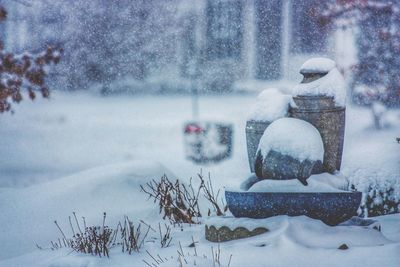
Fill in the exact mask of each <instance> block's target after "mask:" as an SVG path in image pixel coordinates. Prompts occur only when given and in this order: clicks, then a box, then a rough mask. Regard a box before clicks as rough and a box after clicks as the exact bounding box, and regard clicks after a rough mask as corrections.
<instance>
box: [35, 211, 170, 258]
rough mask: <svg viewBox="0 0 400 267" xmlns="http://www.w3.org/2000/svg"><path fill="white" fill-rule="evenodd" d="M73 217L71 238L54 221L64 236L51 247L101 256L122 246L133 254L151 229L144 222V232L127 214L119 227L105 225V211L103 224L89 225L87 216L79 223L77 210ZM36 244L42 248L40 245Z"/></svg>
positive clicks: (107, 255)
mask: <svg viewBox="0 0 400 267" xmlns="http://www.w3.org/2000/svg"><path fill="white" fill-rule="evenodd" d="M73 217H74V223H73V222H72V220H71V217H69V224H70V227H71V230H72V233H73V236H72V237H71V238H68V237H67V236H66V235H65V233H64V231H63V230H62V229H61V227H60V225H59V224H58V223H57V221H54V223H55V224H56V226H57V228H58V230H59V231H60V233H61V235H62V238H58V239H57V241H51V247H50V249H52V250H56V249H60V248H71V249H73V250H74V251H76V252H79V253H84V254H91V255H94V256H99V257H102V256H103V257H105V256H106V257H109V252H110V248H112V247H115V246H121V249H122V252H127V253H129V254H131V253H132V252H139V251H140V249H141V248H142V247H143V245H144V243H145V241H146V240H147V237H148V233H149V231H150V229H151V226H150V225H147V224H144V225H146V227H147V230H146V231H144V232H143V231H142V224H141V223H139V224H138V225H137V226H136V227H135V225H134V224H133V223H132V221H130V220H129V218H128V217H127V216H125V218H124V221H123V223H121V222H118V225H117V227H116V228H115V229H111V228H110V227H108V226H107V225H105V222H106V213H105V212H104V214H103V223H102V226H89V227H87V226H86V221H85V217H82V223H79V221H78V219H77V217H76V214H75V212H73ZM74 224H75V227H74ZM82 224H83V227H82ZM82 229H83V230H82ZM168 235H169V232H168ZM36 246H37V247H38V248H40V249H41V247H40V246H39V245H36Z"/></svg>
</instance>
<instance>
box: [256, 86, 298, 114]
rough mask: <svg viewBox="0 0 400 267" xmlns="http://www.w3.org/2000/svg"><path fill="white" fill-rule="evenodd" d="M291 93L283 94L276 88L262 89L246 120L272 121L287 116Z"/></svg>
mask: <svg viewBox="0 0 400 267" xmlns="http://www.w3.org/2000/svg"><path fill="white" fill-rule="evenodd" d="M291 100H292V96H291V95H285V94H283V93H282V92H280V91H279V90H278V89H276V88H268V89H265V90H263V91H262V92H261V93H260V94H259V95H258V96H257V100H256V103H255V105H254V106H252V108H251V111H250V113H249V115H248V120H254V121H268V122H271V121H274V120H277V119H280V118H283V117H286V116H287V113H288V109H289V103H290V102H291Z"/></svg>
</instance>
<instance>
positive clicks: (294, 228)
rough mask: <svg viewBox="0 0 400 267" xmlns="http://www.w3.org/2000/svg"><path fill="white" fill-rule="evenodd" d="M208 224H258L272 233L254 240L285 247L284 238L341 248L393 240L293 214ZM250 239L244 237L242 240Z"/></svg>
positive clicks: (225, 219)
mask: <svg viewBox="0 0 400 267" xmlns="http://www.w3.org/2000/svg"><path fill="white" fill-rule="evenodd" d="M206 224H207V225H213V226H215V227H217V228H219V227H222V226H227V227H229V228H230V229H235V228H237V227H240V226H244V227H246V228H248V229H251V230H252V229H255V228H257V227H265V228H267V229H268V230H269V232H267V233H266V234H263V235H259V236H257V237H253V238H252V242H255V241H256V240H258V241H264V242H266V243H272V244H275V246H284V245H285V244H282V243H281V241H283V240H286V241H290V242H288V243H292V242H293V243H295V244H297V245H299V246H304V247H308V248H318V249H322V248H331V249H337V248H338V247H339V246H340V245H342V244H346V245H348V246H349V247H353V248H354V247H366V246H382V245H387V244H391V243H392V241H390V240H388V239H387V238H386V237H385V236H384V235H383V234H382V233H381V232H379V231H377V230H374V229H369V228H365V227H359V226H351V227H349V226H334V227H332V226H328V225H326V224H324V223H323V222H321V221H319V220H314V219H311V218H308V217H306V216H297V217H289V216H286V215H281V216H274V217H270V218H266V219H251V218H233V217H214V218H210V219H209V220H207V222H206ZM248 240H249V239H248ZM246 241H247V240H242V242H246ZM247 242H249V241H247ZM296 266H297V265H296Z"/></svg>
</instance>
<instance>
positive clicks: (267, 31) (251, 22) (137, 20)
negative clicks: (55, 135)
mask: <svg viewBox="0 0 400 267" xmlns="http://www.w3.org/2000/svg"><path fill="white" fill-rule="evenodd" d="M1 3H2V4H3V5H4V6H5V7H6V8H7V10H8V12H9V16H8V17H9V19H8V20H7V22H6V25H3V29H5V30H3V31H2V34H3V36H4V37H5V38H4V39H5V43H6V48H7V49H9V50H12V51H16V52H19V51H23V50H29V51H37V50H39V49H42V48H43V46H44V45H48V44H50V45H61V46H63V47H64V48H65V53H64V59H63V61H62V63H61V64H60V66H58V67H57V69H56V72H57V73H58V74H57V75H58V76H59V77H60V78H59V79H58V80H59V81H60V82H59V84H61V85H64V87H65V85H66V84H68V85H70V86H69V88H73V89H80V88H89V87H90V86H91V85H92V84H99V85H100V87H101V88H103V89H102V90H105V89H106V90H110V91H118V90H123V91H140V92H141V91H152V92H153V91H154V92H168V91H174V92H182V91H189V90H190V89H191V86H193V84H192V82H191V81H193V80H194V79H196V86H197V87H198V88H199V89H200V90H204V91H209V92H226V91H231V90H232V88H236V87H237V86H236V87H235V85H236V84H238V83H241V84H247V85H249V86H250V87H252V86H253V85H254V84H255V82H256V83H264V82H270V81H281V80H283V81H288V80H292V81H298V80H299V79H300V75H299V74H298V69H299V67H300V65H301V64H302V63H303V62H304V61H305V60H306V59H307V58H309V57H314V56H328V57H331V58H334V59H335V57H336V54H335V53H334V51H335V48H336V47H337V45H336V44H337V42H336V43H335V37H337V35H335V34H333V33H332V32H331V31H330V29H329V28H328V26H324V25H323V24H322V23H320V19H319V18H320V17H319V14H318V10H319V8H321V5H323V4H324V1H322V3H321V1H318V0H302V1H295V0H138V1H128V0H118V1H115V2H113V4H112V5H110V2H109V1H107V0H93V1H88V2H82V1H78V2H70V1H66V0H60V1H51V0H41V1H32V2H27V3H28V4H21V2H19V1H11V0H2V1H1ZM99 25H101V27H100V26H99ZM99 28H100V29H99ZM89 37H90V38H89ZM245 87H246V86H245ZM104 88H105V89H104ZM121 88H123V89H121Z"/></svg>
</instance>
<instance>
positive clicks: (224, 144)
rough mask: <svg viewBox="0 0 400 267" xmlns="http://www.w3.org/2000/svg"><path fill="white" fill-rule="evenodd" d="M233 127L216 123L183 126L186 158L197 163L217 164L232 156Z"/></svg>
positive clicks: (195, 123) (196, 123)
mask: <svg viewBox="0 0 400 267" xmlns="http://www.w3.org/2000/svg"><path fill="white" fill-rule="evenodd" d="M232 139H233V126H232V125H231V124H226V123H217V122H189V123H187V124H185V126H184V145H185V154H186V158H187V159H189V160H191V161H193V162H195V163H198V164H202V163H218V162H220V161H222V160H224V159H227V158H230V157H231V156H232Z"/></svg>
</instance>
